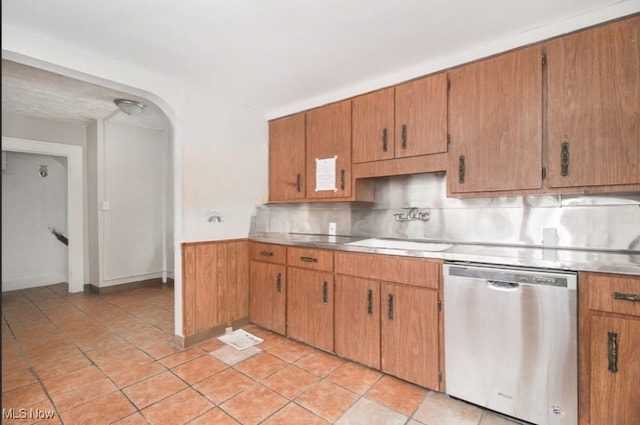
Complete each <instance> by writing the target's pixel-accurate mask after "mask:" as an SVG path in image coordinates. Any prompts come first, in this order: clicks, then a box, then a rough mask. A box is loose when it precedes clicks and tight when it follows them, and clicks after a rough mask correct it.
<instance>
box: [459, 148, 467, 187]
mask: <svg viewBox="0 0 640 425" xmlns="http://www.w3.org/2000/svg"><path fill="white" fill-rule="evenodd" d="M466 171H467V170H466V166H465V164H464V155H460V157H459V158H458V183H460V184H464V175H465V172H466Z"/></svg>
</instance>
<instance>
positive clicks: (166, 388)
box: [123, 371, 187, 409]
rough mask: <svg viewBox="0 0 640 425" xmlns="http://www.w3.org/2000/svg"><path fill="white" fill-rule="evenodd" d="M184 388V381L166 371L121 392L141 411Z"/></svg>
mask: <svg viewBox="0 0 640 425" xmlns="http://www.w3.org/2000/svg"><path fill="white" fill-rule="evenodd" d="M186 386H187V384H186V383H185V382H184V381H182V380H181V379H180V378H178V377H176V376H175V375H174V374H173V373H171V372H169V371H167V372H163V373H160V374H158V375H155V376H152V377H151V378H147V379H145V380H144V381H140V382H138V383H136V384H133V385H131V386H130V387H127V388H125V389H124V390H123V391H124V393H125V394H126V395H127V397H129V400H131V401H132V402H133V403H134V404H135V405H136V406H137V407H138V409H143V408H145V407H147V406H149V405H150V404H153V403H155V402H157V401H159V400H162V399H164V398H167V397H169V396H170V395H173V394H175V393H176V392H178V391H180V390H183V389H184V388H185V387H186Z"/></svg>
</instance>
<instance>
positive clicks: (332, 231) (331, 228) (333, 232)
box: [329, 222, 337, 236]
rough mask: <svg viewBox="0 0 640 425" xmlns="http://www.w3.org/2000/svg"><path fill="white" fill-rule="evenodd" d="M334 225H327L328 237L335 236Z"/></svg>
mask: <svg viewBox="0 0 640 425" xmlns="http://www.w3.org/2000/svg"><path fill="white" fill-rule="evenodd" d="M336 228H337V226H336V223H333V222H332V223H329V236H335V235H336Z"/></svg>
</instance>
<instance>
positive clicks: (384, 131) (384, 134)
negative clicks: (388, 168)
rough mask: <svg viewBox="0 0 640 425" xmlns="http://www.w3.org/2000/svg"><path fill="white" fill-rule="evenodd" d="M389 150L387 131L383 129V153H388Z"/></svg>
mask: <svg viewBox="0 0 640 425" xmlns="http://www.w3.org/2000/svg"><path fill="white" fill-rule="evenodd" d="M388 148H389V146H388V143H387V129H386V128H383V129H382V152H386V151H387V149H388Z"/></svg>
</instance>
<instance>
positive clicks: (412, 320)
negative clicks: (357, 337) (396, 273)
mask: <svg viewBox="0 0 640 425" xmlns="http://www.w3.org/2000/svg"><path fill="white" fill-rule="evenodd" d="M380 293H381V296H382V304H383V306H384V311H383V312H382V320H381V332H380V333H381V338H380V339H381V342H382V349H381V364H382V371H383V372H386V373H389V374H391V375H394V376H397V377H399V378H402V379H406V380H407V381H411V382H415V383H416V384H419V385H422V386H424V387H427V388H431V389H434V390H438V389H440V383H439V348H438V341H439V336H438V335H439V325H438V323H439V321H438V316H439V313H438V292H437V291H434V290H431V289H425V288H418V287H412V286H405V285H397V284H389V283H383V284H382V285H381V292H380Z"/></svg>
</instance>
